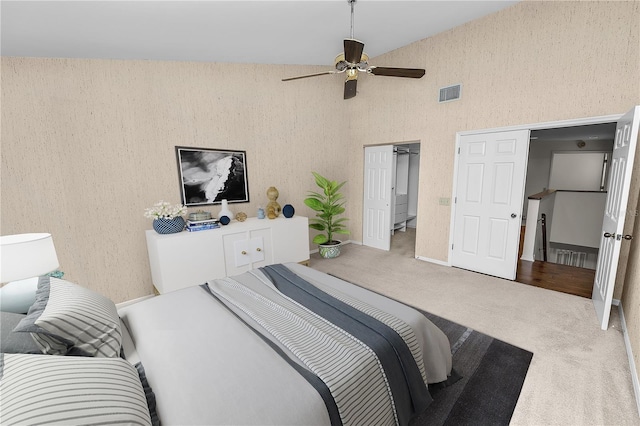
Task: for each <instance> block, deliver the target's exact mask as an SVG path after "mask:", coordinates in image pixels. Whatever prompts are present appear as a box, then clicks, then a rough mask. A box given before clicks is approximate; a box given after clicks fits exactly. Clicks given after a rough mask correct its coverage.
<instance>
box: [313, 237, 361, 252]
mask: <svg viewBox="0 0 640 426" xmlns="http://www.w3.org/2000/svg"><path fill="white" fill-rule="evenodd" d="M342 244H357V245H359V246H361V245H362V243H361V242H360V241H353V240H347V241H343V242H342ZM313 253H318V249H317V248H315V249H313V250H309V254H310V255H311V254H313Z"/></svg>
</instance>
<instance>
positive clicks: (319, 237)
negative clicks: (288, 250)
mask: <svg viewBox="0 0 640 426" xmlns="http://www.w3.org/2000/svg"><path fill="white" fill-rule="evenodd" d="M327 241H329V239H328V238H327V236H326V235H324V234H320V235H316V236H315V237H313V243H314V244H324V243H326V242H327Z"/></svg>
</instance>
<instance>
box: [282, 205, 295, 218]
mask: <svg viewBox="0 0 640 426" xmlns="http://www.w3.org/2000/svg"><path fill="white" fill-rule="evenodd" d="M295 212H296V209H294V208H293V206H292V205H291V204H285V205H284V207H283V208H282V215H283V216H284V217H286V218H287V219H289V218H292V217H293V215H294V214H295Z"/></svg>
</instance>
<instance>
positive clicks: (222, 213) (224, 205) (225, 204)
mask: <svg viewBox="0 0 640 426" xmlns="http://www.w3.org/2000/svg"><path fill="white" fill-rule="evenodd" d="M221 207H222V208H221V209H220V213H218V220H220V218H221V217H222V216H226V217H228V218H229V219H231V218H232V217H233V213H231V210H229V203H228V202H227V200H222V205H221Z"/></svg>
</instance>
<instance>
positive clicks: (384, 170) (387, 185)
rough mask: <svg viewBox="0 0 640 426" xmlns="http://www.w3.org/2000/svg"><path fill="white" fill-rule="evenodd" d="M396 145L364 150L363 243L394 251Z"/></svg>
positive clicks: (371, 147) (370, 147)
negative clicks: (392, 244)
mask: <svg viewBox="0 0 640 426" xmlns="http://www.w3.org/2000/svg"><path fill="white" fill-rule="evenodd" d="M393 174H394V160H393V145H382V146H368V147H365V149H364V203H363V205H364V207H363V210H364V211H363V220H362V244H363V245H365V246H369V247H374V248H378V249H382V250H389V249H390V248H391V226H392V224H391V222H392V220H393V219H392V216H391V206H392V203H393V202H394V200H393V187H392V185H393Z"/></svg>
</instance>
